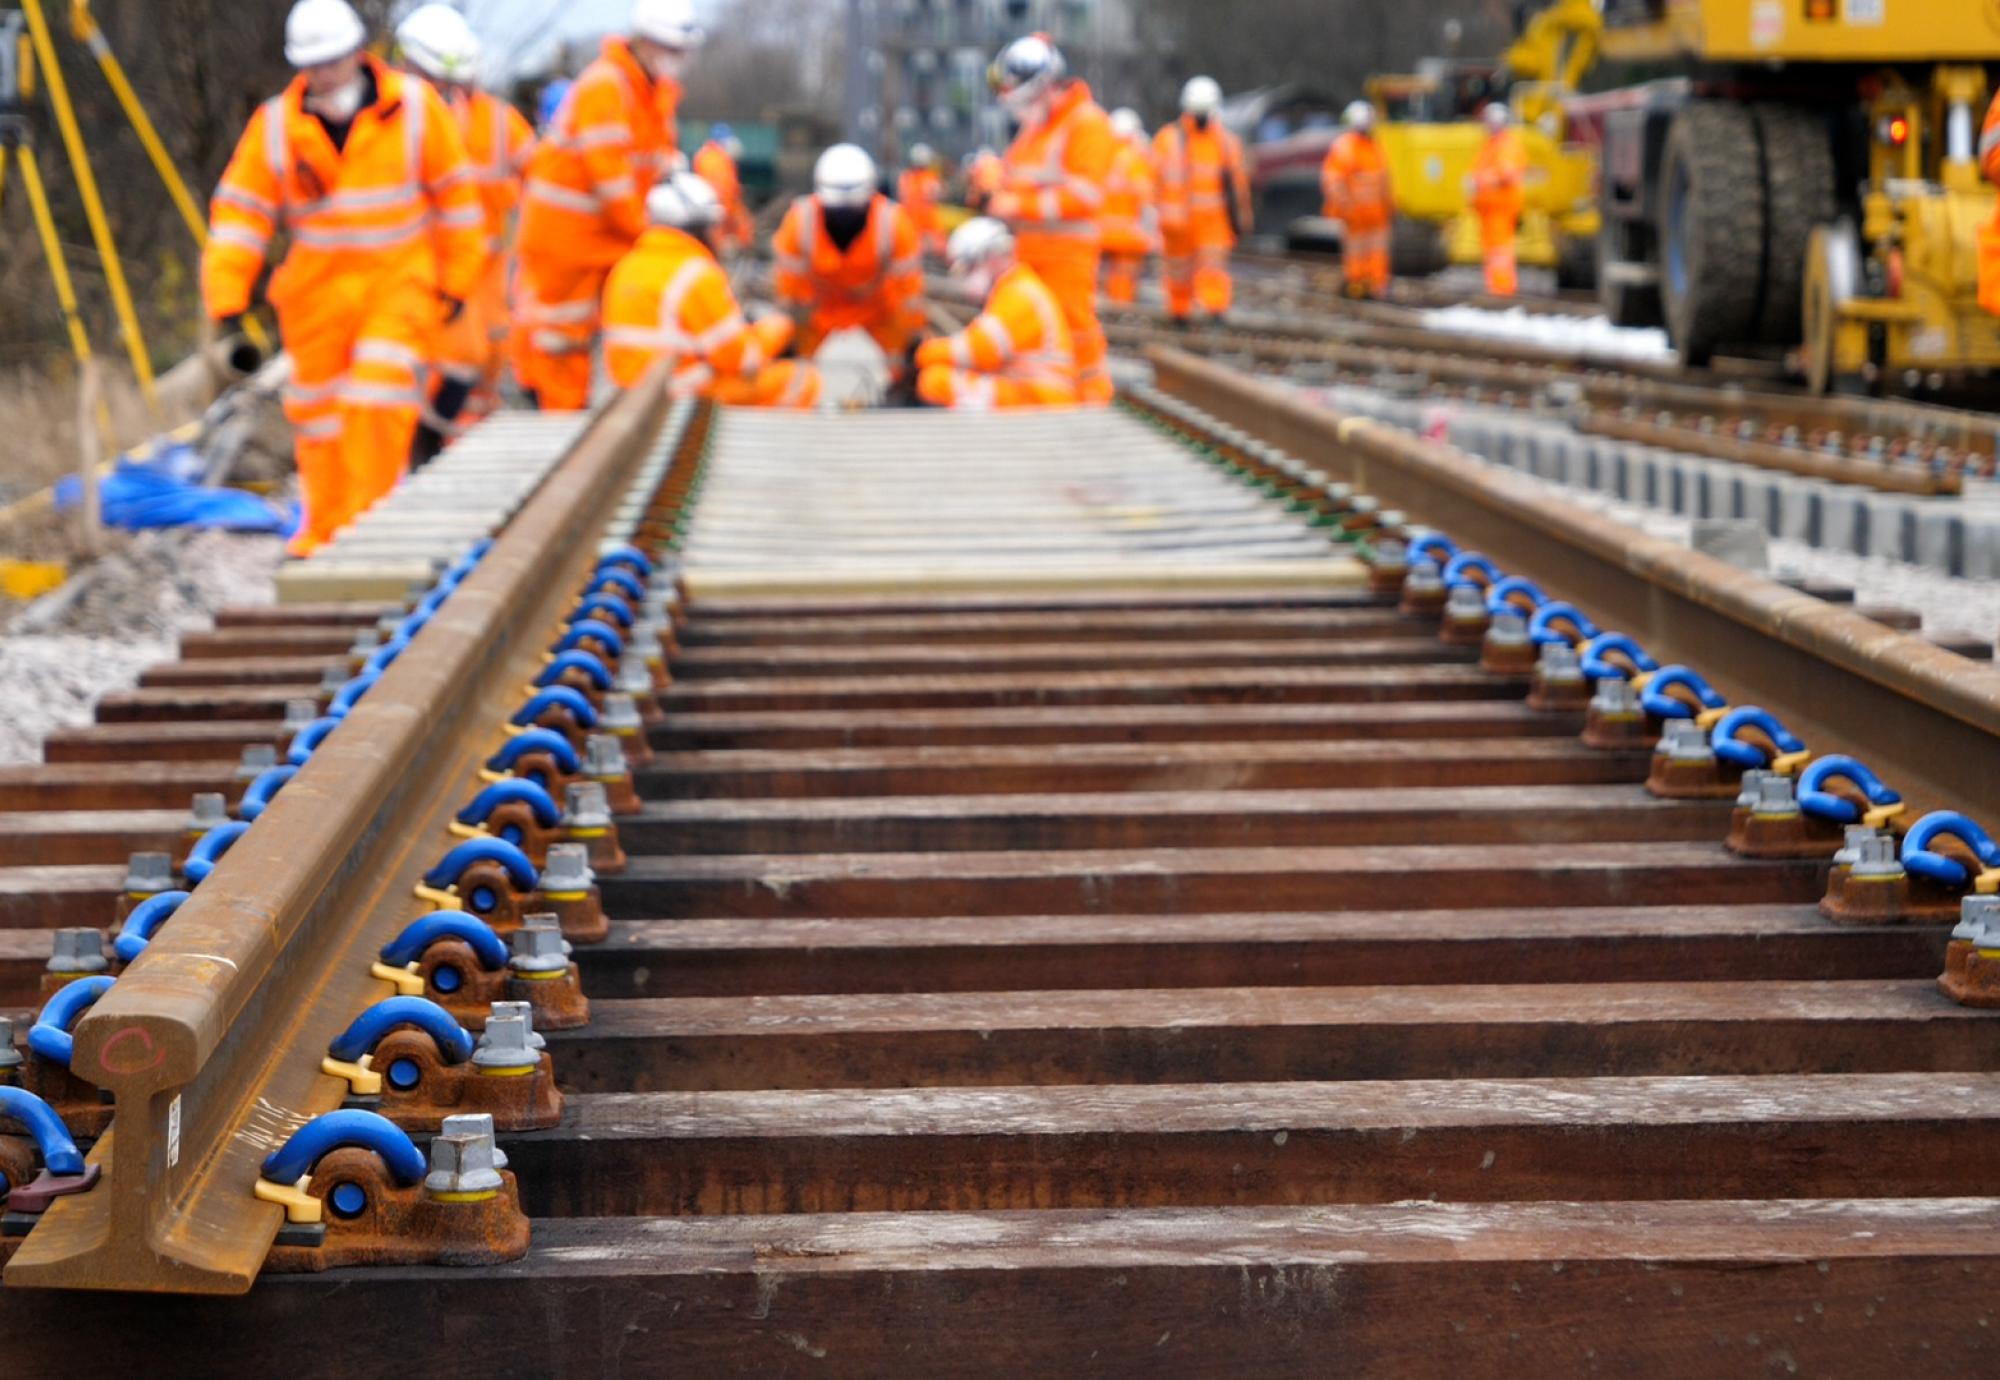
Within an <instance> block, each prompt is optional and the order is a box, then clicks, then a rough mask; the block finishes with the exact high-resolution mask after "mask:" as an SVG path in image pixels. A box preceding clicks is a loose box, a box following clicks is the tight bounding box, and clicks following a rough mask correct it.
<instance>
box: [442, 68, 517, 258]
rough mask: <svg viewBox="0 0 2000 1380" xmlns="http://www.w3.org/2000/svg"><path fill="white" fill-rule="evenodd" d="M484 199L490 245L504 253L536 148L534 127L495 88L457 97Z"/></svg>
mask: <svg viewBox="0 0 2000 1380" xmlns="http://www.w3.org/2000/svg"><path fill="white" fill-rule="evenodd" d="M453 109H454V110H456V111H457V112H458V119H459V128H460V129H461V130H462V131H463V132H464V134H465V151H466V153H467V155H468V156H470V157H471V159H472V175H473V178H474V179H475V180H476V181H477V182H478V184H479V200H480V202H481V203H482V204H483V205H484V206H485V208H486V249H487V252H488V253H489V254H502V253H505V252H506V248H507V232H508V229H509V228H510V223H511V222H512V220H513V218H514V212H515V211H516V210H517V209H519V207H520V205H521V180H522V178H524V177H526V176H527V173H528V162H529V160H530V159H531V158H533V157H534V153H535V127H534V126H533V125H531V124H529V123H528V119H527V117H526V116H525V115H523V114H522V113H521V112H520V111H518V110H516V109H515V108H514V107H513V106H512V105H510V104H508V103H507V102H506V101H503V100H501V99H500V98H499V97H498V96H496V95H494V94H493V93H492V92H490V91H479V90H474V91H472V92H471V93H469V95H468V96H467V97H466V99H464V100H463V101H454V102H453Z"/></svg>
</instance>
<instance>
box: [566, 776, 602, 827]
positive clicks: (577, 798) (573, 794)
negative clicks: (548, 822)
mask: <svg viewBox="0 0 2000 1380" xmlns="http://www.w3.org/2000/svg"><path fill="white" fill-rule="evenodd" d="M562 823H563V827H564V828H566V829H609V828H610V827H611V800H610V798H609V797H608V796H607V795H606V794H605V791H604V783H603V782H602V781H572V782H570V783H569V785H568V786H566V787H564V788H563V813H562Z"/></svg>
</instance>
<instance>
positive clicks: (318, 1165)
mask: <svg viewBox="0 0 2000 1380" xmlns="http://www.w3.org/2000/svg"><path fill="white" fill-rule="evenodd" d="M256 1194H257V1196H258V1197H259V1198H262V1199H263V1200H264V1201H266V1202H270V1203H277V1204H279V1205H280V1206H282V1207H283V1208H284V1209H285V1224H284V1226H283V1227H281V1228H280V1229H279V1232H278V1238H277V1242H276V1244H275V1245H274V1247H273V1248H272V1250H271V1254H270V1256H269V1258H268V1259H267V1261H266V1263H265V1268H266V1269H268V1270H274V1271H279V1272H282V1273H290V1274H299V1273H311V1272H314V1271H319V1270H333V1269H339V1268H341V1267H343V1266H350V1265H499V1264H503V1263H504V1262H506V1261H509V1260H519V1259H520V1258H521V1257H522V1256H524V1255H526V1254H527V1253H528V1218H527V1214H526V1213H524V1212H522V1211H521V1195H520V1189H519V1186H518V1185H517V1184H516V1183H515V1180H514V1175H513V1173H512V1172H511V1171H509V1170H508V1169H507V1159H506V1156H505V1155H503V1154H502V1153H501V1151H500V1147H499V1145H498V1144H497V1143H496V1142H495V1140H494V1137H493V1122H492V1119H491V1118H490V1117H486V1116H478V1115H468V1116H453V1117H450V1118H448V1119H447V1120H446V1121H445V1123H444V1125H443V1129H442V1130H441V1131H440V1132H439V1134H438V1135H437V1136H436V1138H435V1139H433V1140H432V1141H431V1144H430V1153H429V1155H428V1156H426V1155H425V1153H424V1152H423V1151H421V1150H419V1149H418V1148H417V1146H416V1143H415V1142H414V1141H412V1140H411V1139H410V1137H409V1134H408V1133H407V1132H405V1131H404V1130H403V1129H402V1128H401V1127H399V1126H397V1125H396V1124H395V1123H394V1122H392V1121H390V1120H389V1119H388V1118H386V1117H384V1116H381V1115H380V1114H378V1113H375V1112H370V1111H362V1110H359V1109H356V1108H342V1109H341V1110H339V1111H335V1112H328V1113H326V1114H325V1115H324V1116H319V1117H315V1118H313V1119H312V1120H311V1121H309V1122H307V1123H306V1124H305V1125H304V1126H302V1127H300V1128H299V1129H298V1130H297V1131H296V1132H294V1133H293V1135H292V1138H291V1139H290V1140H288V1141H286V1142H285V1143H284V1145H282V1146H280V1147H279V1148H278V1149H277V1150H276V1151H275V1152H273V1153H272V1154H271V1155H270V1156H269V1157H268V1158H267V1159H266V1160H265V1161H264V1164H263V1169H262V1172H261V1174H260V1176H259V1177H258V1180H257V1183H256Z"/></svg>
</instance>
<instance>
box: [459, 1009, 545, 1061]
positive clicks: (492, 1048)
mask: <svg viewBox="0 0 2000 1380" xmlns="http://www.w3.org/2000/svg"><path fill="white" fill-rule="evenodd" d="M537 1061H538V1056H537V1055H536V1053H535V1051H534V1049H533V1048H532V1047H531V1046H530V1045H529V1044H528V1023H527V1022H526V1021H524V1020H522V1019H521V1018H520V1017H519V1016H490V1017H488V1018H487V1021H486V1029H484V1030H482V1031H480V1032H479V1044H478V1045H477V1046H476V1047H474V1049H473V1051H472V1066H473V1067H474V1068H481V1069H518V1068H525V1067H527V1066H528V1065H530V1064H533V1063H536V1062H537Z"/></svg>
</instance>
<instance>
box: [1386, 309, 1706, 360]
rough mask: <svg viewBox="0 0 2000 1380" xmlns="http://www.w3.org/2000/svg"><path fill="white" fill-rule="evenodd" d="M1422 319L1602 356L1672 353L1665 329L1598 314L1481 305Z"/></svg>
mask: <svg viewBox="0 0 2000 1380" xmlns="http://www.w3.org/2000/svg"><path fill="white" fill-rule="evenodd" d="M1423 321H1424V325H1425V326H1426V327H1427V328H1429V329H1431V330H1434V331H1451V332H1456V333H1457V334H1460V335H1477V336H1486V337H1488V338H1491V339H1496V340H1518V341H1523V342H1525V343H1527V344H1530V345H1545V346H1548V347H1549V348H1551V349H1559V350H1576V351H1580V352H1582V353H1585V354H1592V355H1602V356H1605V357H1606V358H1616V359H1648V360H1671V359H1673V357H1674V349H1673V346H1671V345H1669V344H1668V343H1667V333H1666V332H1665V331H1659V330H1636V329H1633V328H1631V327H1627V326H1614V325H1612V324H1611V323H1610V322H1609V321H1606V320H1605V319H1604V318H1603V317H1601V316H1550V315H1546V314H1540V313H1535V312H1526V311H1522V310H1520V309H1519V308H1515V309H1513V310H1509V311H1489V310H1487V309H1486V308H1484V307H1439V308H1438V309H1436V310H1434V311H1427V312H1425V313H1424V314H1423Z"/></svg>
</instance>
